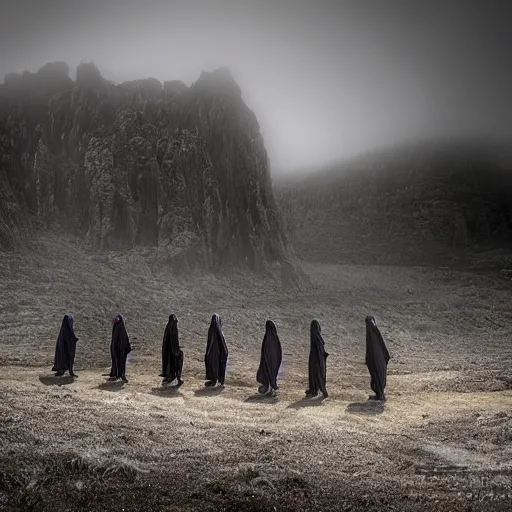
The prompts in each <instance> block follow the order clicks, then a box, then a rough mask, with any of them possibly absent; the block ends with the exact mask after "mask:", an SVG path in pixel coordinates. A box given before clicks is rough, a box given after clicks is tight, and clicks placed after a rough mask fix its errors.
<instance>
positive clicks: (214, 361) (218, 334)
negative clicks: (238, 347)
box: [204, 313, 228, 387]
mask: <svg viewBox="0 0 512 512" xmlns="http://www.w3.org/2000/svg"><path fill="white" fill-rule="evenodd" d="M227 361H228V347H227V345H226V340H225V339H224V333H223V332H222V321H221V318H220V316H219V315H218V314H217V313H215V314H214V315H213V316H212V321H211V323H210V328H209V329H208V340H207V342H206V353H205V355H204V365H205V367H206V382H205V384H204V385H205V386H206V387H212V386H215V385H217V384H219V385H220V386H224V380H225V378H226V364H227Z"/></svg>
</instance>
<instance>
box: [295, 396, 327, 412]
mask: <svg viewBox="0 0 512 512" xmlns="http://www.w3.org/2000/svg"><path fill="white" fill-rule="evenodd" d="M325 400H326V399H325V398H308V397H305V398H301V399H300V400H297V401H296V402H293V403H292V404H290V405H289V406H288V407H287V409H302V408H303V407H319V406H321V405H323V403H324V401H325Z"/></svg>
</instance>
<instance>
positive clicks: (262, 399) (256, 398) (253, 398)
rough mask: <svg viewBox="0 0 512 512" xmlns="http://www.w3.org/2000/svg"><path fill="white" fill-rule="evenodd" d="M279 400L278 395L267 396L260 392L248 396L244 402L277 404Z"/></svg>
mask: <svg viewBox="0 0 512 512" xmlns="http://www.w3.org/2000/svg"><path fill="white" fill-rule="evenodd" d="M277 401H278V397H277V396H265V395H260V394H259V393H256V394H254V395H250V396H248V397H247V398H246V399H245V400H244V402H245V403H248V404H250V403H260V404H275V403H277Z"/></svg>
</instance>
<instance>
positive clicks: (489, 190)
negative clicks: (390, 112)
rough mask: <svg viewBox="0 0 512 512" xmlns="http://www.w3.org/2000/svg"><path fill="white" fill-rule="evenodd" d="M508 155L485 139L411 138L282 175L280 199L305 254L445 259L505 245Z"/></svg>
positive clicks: (511, 175)
mask: <svg viewBox="0 0 512 512" xmlns="http://www.w3.org/2000/svg"><path fill="white" fill-rule="evenodd" d="M510 156H511V155H510V154H509V152H508V149H507V148H506V147H505V148H503V147H497V146H494V145H491V144H490V143H487V142H482V141H470V140H465V141H461V140H458V141H439V140H437V141H423V142H417V143H407V144H403V145H398V146H395V147H392V148H387V149H384V150H379V151H375V152H373V153H368V154H366V155H362V156H361V157H359V158H356V159H353V160H351V161H348V162H346V163H344V164H339V165H334V166H332V168H330V169H324V170H322V171H320V172H313V173H312V174H311V175H310V176H309V177H308V178H306V179H301V180H298V181H297V182H292V181H290V180H288V182H283V183H282V185H280V186H279V187H277V188H276V197H277V199H278V202H279V204H280V207H281V209H282V212H283V218H284V220H285V224H286V227H287V230H288V231H289V232H290V233H291V235H292V238H293V242H294V245H295V248H296V250H297V252H298V254H299V255H300V256H301V257H303V258H304V259H306V260H312V261H325V262H332V263H338V262H342V263H347V262H351V263H372V264H374V263H375V264H429V263H436V264H446V263H448V262H454V261H462V259H464V258H466V257H467V255H468V254H469V253H473V254H474V252H475V251H474V249H477V248H480V249H483V248H493V249H496V248H509V247H510V245H511V241H512V165H511V162H512V159H511V158H510ZM461 258H462V259H461Z"/></svg>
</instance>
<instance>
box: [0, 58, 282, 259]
mask: <svg viewBox="0 0 512 512" xmlns="http://www.w3.org/2000/svg"><path fill="white" fill-rule="evenodd" d="M68 75H69V68H68V66H67V65H66V64H65V63H51V64H47V65H46V66H44V67H43V68H42V69H41V70H40V71H39V72H37V73H24V74H23V75H21V76H20V75H16V74H11V75H7V76H6V77H5V83H4V84H3V85H0V161H1V172H0V178H1V180H0V194H1V195H2V196H1V197H2V206H1V207H0V247H8V246H9V245H10V244H11V243H12V242H13V240H14V239H15V237H16V234H17V233H18V231H19V229H20V226H24V225H26V222H25V223H23V222H22V219H24V220H25V221H27V222H28V221H30V222H31V223H32V224H34V225H35V226H42V227H45V228H53V227H56V226H59V227H65V228H66V229H67V230H71V231H73V232H75V233H78V234H80V235H81V236H83V237H85V238H86V239H87V240H89V241H90V242H91V244H92V245H93V246H94V247H96V248H99V249H103V250H124V249H130V248H132V247H136V246H158V247H161V248H166V250H167V251H168V255H169V258H170V259H172V260H173V261H174V262H175V263H180V264H183V265H186V266H188V265H197V264H200V265H202V266H206V267H208V268H219V267H225V266H232V265H243V266H248V267H250V268H252V269H261V268H264V267H265V266H266V265H267V264H268V263H271V262H274V261H283V260H284V259H286V251H287V249H286V241H285V238H284V236H283V231H282V229H281V226H280V222H279V216H278V211H277V208H276V204H275V200H274V196H273V191H272V187H271V181H270V174H269V162H268V158H267V153H266V150H265V147H264V142H263V139H262V136H261V134H260V130H259V125H258V122H257V119H256V116H255V115H254V113H253V112H252V111H251V110H250V109H249V108H248V107H247V106H246V105H245V103H244V102H243V99H242V96H241V91H240V88H239V87H238V85H237V84H236V83H235V81H234V80H233V78H232V76H231V74H230V72H229V70H227V69H218V70H216V71H214V72H211V73H207V72H203V73H202V74H201V76H200V77H199V79H198V80H197V81H196V82H195V83H194V84H193V85H192V86H191V87H187V86H185V84H183V83H181V82H178V81H171V82H164V83H163V84H161V83H160V82H159V81H157V80H155V79H151V78H150V79H144V80H137V81H133V82H125V83H122V84H120V85H115V84H112V83H110V82H108V81H106V80H105V79H103V78H102V76H101V74H100V73H99V71H98V70H97V68H96V67H95V66H94V65H93V64H90V63H83V64H81V65H80V66H79V67H78V68H77V73H76V82H74V81H72V80H71V79H70V78H69V76H68Z"/></svg>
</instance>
